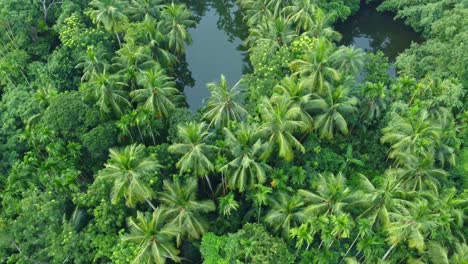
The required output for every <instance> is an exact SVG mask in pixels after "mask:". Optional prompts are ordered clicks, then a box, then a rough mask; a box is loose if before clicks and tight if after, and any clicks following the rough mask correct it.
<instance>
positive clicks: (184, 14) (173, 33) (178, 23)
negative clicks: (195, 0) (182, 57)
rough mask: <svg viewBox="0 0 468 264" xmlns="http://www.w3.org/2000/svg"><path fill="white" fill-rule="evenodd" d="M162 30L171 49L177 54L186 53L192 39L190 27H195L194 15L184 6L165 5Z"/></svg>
mask: <svg viewBox="0 0 468 264" xmlns="http://www.w3.org/2000/svg"><path fill="white" fill-rule="evenodd" d="M161 23H162V24H161V25H162V27H161V28H162V29H164V30H165V31H164V34H165V35H166V36H167V38H168V39H169V48H170V49H172V50H173V51H174V52H175V53H177V54H183V53H184V52H185V47H184V45H185V43H188V44H190V43H191V42H192V38H191V37H190V34H189V33H188V31H187V29H188V28H189V27H192V26H195V21H194V20H193V19H192V14H191V13H190V11H189V10H188V9H187V7H186V6H185V5H183V4H174V2H172V3H171V4H170V5H165V6H164V8H163V10H162V21H161Z"/></svg>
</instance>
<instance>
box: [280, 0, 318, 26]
mask: <svg viewBox="0 0 468 264" xmlns="http://www.w3.org/2000/svg"><path fill="white" fill-rule="evenodd" d="M317 8H318V7H317V5H316V1H315V0H295V1H293V2H292V4H291V5H290V6H287V7H285V8H283V14H286V15H287V17H288V19H289V20H290V21H291V22H293V23H294V24H295V25H296V32H297V33H298V34H299V33H301V32H307V31H309V30H312V29H313V27H314V24H315V21H314V14H315V12H316V11H317Z"/></svg>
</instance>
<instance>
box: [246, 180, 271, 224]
mask: <svg viewBox="0 0 468 264" xmlns="http://www.w3.org/2000/svg"><path fill="white" fill-rule="evenodd" d="M271 192H272V190H271V188H270V187H267V186H263V185H261V184H256V185H255V188H254V190H253V191H252V193H251V195H250V198H251V199H252V201H253V203H254V206H256V207H258V214H257V223H260V216H261V214H262V206H263V205H266V204H267V201H268V196H269V195H270V194H271Z"/></svg>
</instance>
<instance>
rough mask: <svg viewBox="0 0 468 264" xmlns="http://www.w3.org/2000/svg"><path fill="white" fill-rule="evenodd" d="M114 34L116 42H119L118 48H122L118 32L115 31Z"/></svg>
mask: <svg viewBox="0 0 468 264" xmlns="http://www.w3.org/2000/svg"><path fill="white" fill-rule="evenodd" d="M115 36H116V37H117V42H119V48H122V42H121V41H120V36H119V33H118V32H117V31H116V32H115Z"/></svg>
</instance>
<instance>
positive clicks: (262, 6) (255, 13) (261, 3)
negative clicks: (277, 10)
mask: <svg viewBox="0 0 468 264" xmlns="http://www.w3.org/2000/svg"><path fill="white" fill-rule="evenodd" d="M268 2H269V0H240V1H239V5H240V6H241V8H242V9H244V17H245V18H246V24H247V25H248V26H249V27H250V26H253V25H258V24H261V23H263V22H265V21H267V20H269V19H271V18H272V17H273V12H272V11H271V10H270V8H269V6H268Z"/></svg>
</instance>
